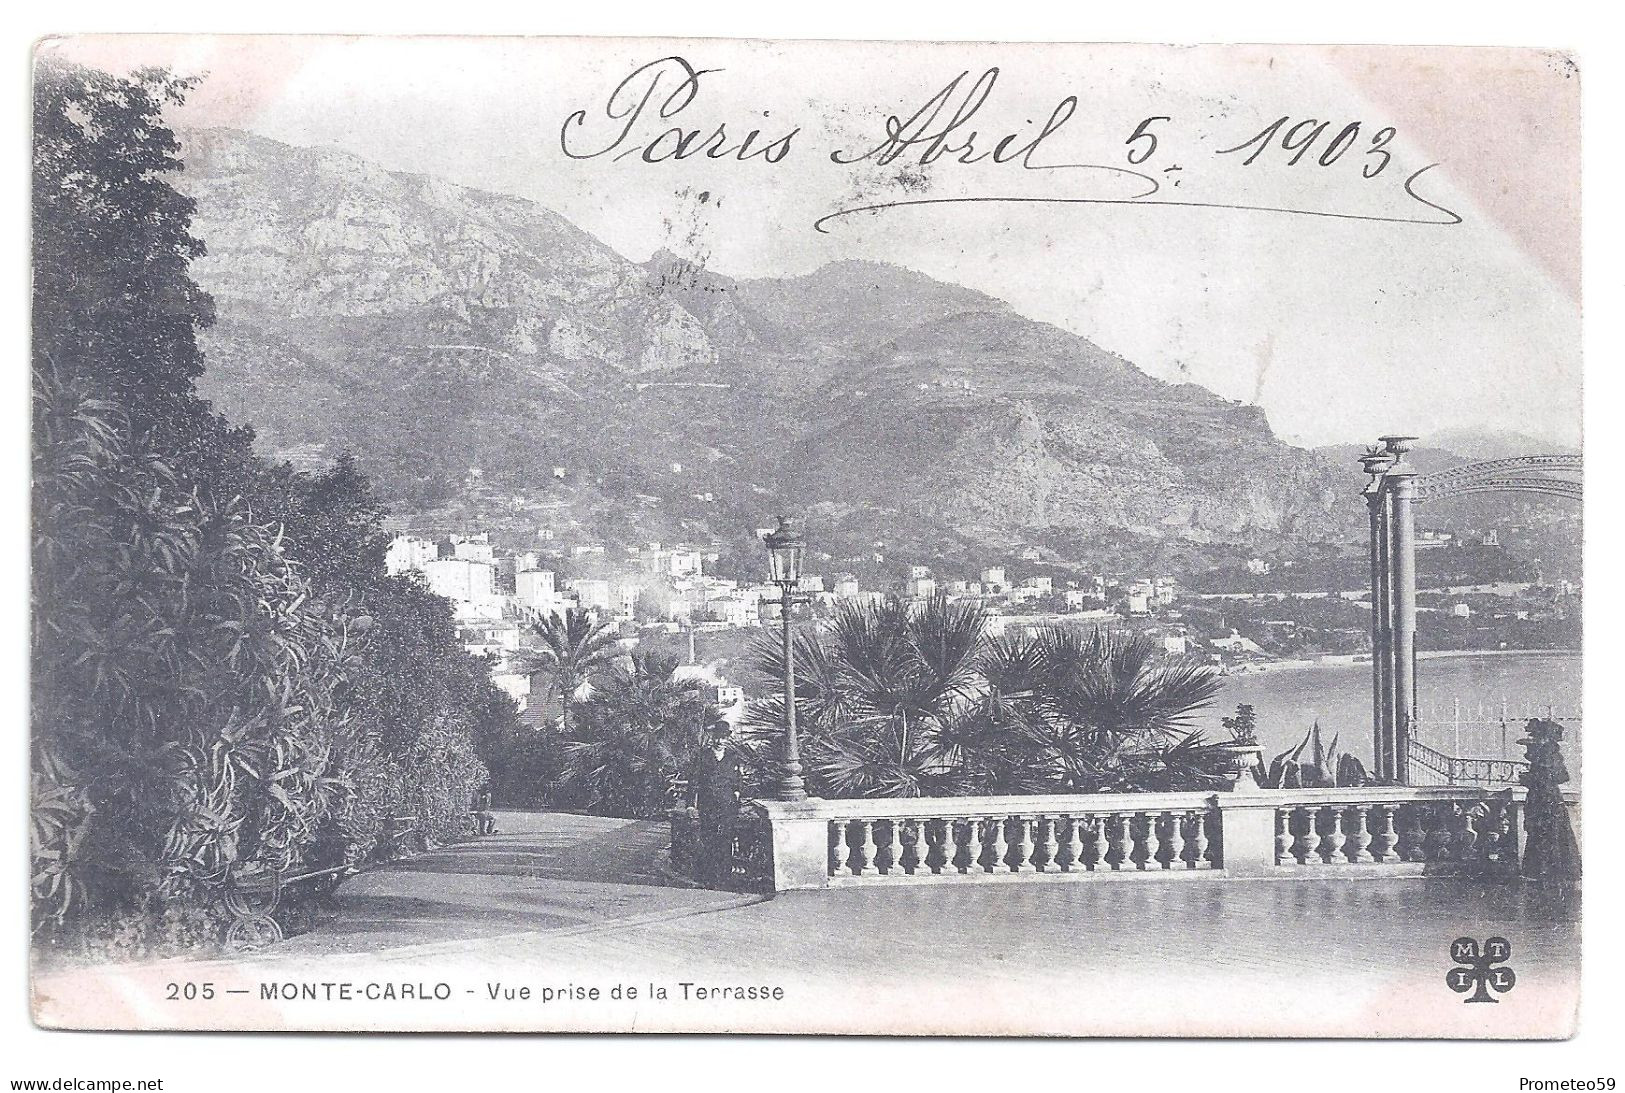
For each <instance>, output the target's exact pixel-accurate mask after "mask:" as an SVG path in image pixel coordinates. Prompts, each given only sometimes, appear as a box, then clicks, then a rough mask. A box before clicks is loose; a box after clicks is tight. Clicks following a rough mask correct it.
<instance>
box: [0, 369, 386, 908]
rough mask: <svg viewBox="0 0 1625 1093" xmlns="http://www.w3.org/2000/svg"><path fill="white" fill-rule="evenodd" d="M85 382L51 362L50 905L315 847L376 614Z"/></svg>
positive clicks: (40, 885) (44, 776)
mask: <svg viewBox="0 0 1625 1093" xmlns="http://www.w3.org/2000/svg"><path fill="white" fill-rule="evenodd" d="M85 387H86V384H85V383H84V382H83V381H80V382H78V383H76V384H74V385H71V386H66V387H64V386H62V385H60V384H57V383H55V382H53V381H52V380H50V379H48V378H43V377H42V378H39V379H37V380H36V394H35V400H36V413H35V430H36V431H35V452H34V466H33V472H34V474H33V488H34V506H35V507H34V572H33V580H34V583H33V601H34V617H33V623H34V625H33V635H32V643H31V644H32V650H33V667H34V673H35V675H34V688H33V695H32V715H33V723H34V726H35V733H34V771H35V790H36V813H35V820H34V852H33V858H34V896H35V901H36V903H35V906H36V913H37V917H36V925H37V926H38V927H45V928H54V927H60V926H61V925H62V924H63V922H64V921H65V920H66V919H67V917H68V916H69V915H70V914H73V913H75V912H91V913H94V912H102V913H106V912H109V911H113V910H117V909H120V908H124V909H128V908H134V907H141V906H147V905H150V904H152V903H153V902H154V901H156V902H157V903H159V904H162V903H165V902H176V901H180V902H184V901H188V900H198V899H201V898H203V897H204V894H205V893H204V891H203V890H205V889H216V890H217V889H219V888H220V887H221V886H223V885H225V884H228V883H230V882H231V881H233V880H234V879H235V878H236V877H238V876H240V875H241V874H243V873H244V872H245V871H247V872H252V871H254V870H256V869H271V870H285V869H289V868H291V867H293V866H294V865H296V864H298V863H300V862H301V861H303V860H305V855H306V852H307V850H308V849H309V847H310V846H311V844H312V841H313V835H314V833H315V832H316V831H317V830H318V829H319V828H320V827H322V825H323V824H324V823H325V822H326V821H328V820H329V818H331V817H332V816H333V815H334V814H335V813H336V812H337V811H338V810H340V809H341V807H342V805H343V804H344V802H345V801H346V799H347V795H348V793H349V791H350V790H351V789H352V788H353V787H352V783H351V782H350V780H349V777H348V773H347V771H346V769H345V768H344V766H343V764H342V763H340V762H337V761H335V756H336V755H337V754H338V753H339V752H341V751H343V750H344V748H345V746H346V740H347V739H348V738H349V736H350V733H351V725H350V721H351V708H350V704H349V693H348V690H347V686H346V676H345V673H346V672H347V671H348V670H350V669H351V668H352V667H353V666H354V664H355V663H356V659H357V647H358V645H359V644H361V643H362V640H363V639H362V637H361V635H363V634H364V633H365V631H366V630H367V629H368V628H369V625H370V623H369V620H367V619H366V618H365V617H364V616H360V615H356V614H352V613H348V612H345V611H343V610H342V609H340V608H338V607H336V606H335V605H333V604H330V603H327V602H324V601H322V600H321V599H319V598H317V597H315V596H314V595H313V594H312V588H311V586H310V583H309V582H308V580H306V578H305V577H304V576H303V575H302V574H301V573H300V572H299V571H298V568H297V566H296V565H295V564H294V563H293V562H292V560H291V559H290V558H289V557H288V555H287V553H286V551H285V549H284V543H283V541H282V537H281V536H280V534H278V533H277V532H276V531H275V530H274V529H272V528H268V527H266V526H264V525H262V524H257V523H254V522H253V521H252V520H251V519H250V518H249V517H248V515H247V514H246V512H245V511H244V510H243V509H242V508H241V507H240V506H234V505H228V506H215V505H213V504H210V503H209V502H207V501H205V500H203V499H200V497H199V495H198V494H197V493H196V492H195V491H190V492H189V491H188V490H187V489H186V488H185V486H184V484H183V483H181V482H180V481H179V480H178V479H177V478H176V475H175V473H174V471H173V470H172V469H170V468H169V466H168V465H167V464H166V463H165V461H164V459H163V456H162V454H161V453H160V452H158V451H156V450H155V449H154V448H152V447H151V445H150V444H146V443H142V442H140V441H137V440H134V439H132V438H131V437H130V435H129V431H128V426H127V424H126V423H125V422H123V421H122V420H121V416H120V415H119V413H118V411H117V409H116V408H115V407H114V406H112V405H111V404H110V403H108V402H106V401H105V400H99V399H95V398H91V397H89V395H88V394H87V393H86V391H85Z"/></svg>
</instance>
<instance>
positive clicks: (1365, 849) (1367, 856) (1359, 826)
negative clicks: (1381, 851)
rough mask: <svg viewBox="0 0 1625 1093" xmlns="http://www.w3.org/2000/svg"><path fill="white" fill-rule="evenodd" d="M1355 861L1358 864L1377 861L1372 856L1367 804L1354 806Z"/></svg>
mask: <svg viewBox="0 0 1625 1093" xmlns="http://www.w3.org/2000/svg"><path fill="white" fill-rule="evenodd" d="M1353 839H1354V861H1355V862H1356V863H1357V864H1362V865H1363V864H1366V863H1368V862H1372V861H1375V860H1376V859H1375V858H1373V857H1372V856H1371V822H1370V819H1369V818H1368V817H1367V815H1366V806H1365V805H1355V806H1354V832H1353Z"/></svg>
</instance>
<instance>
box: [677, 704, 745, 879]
mask: <svg viewBox="0 0 1625 1093" xmlns="http://www.w3.org/2000/svg"><path fill="white" fill-rule="evenodd" d="M732 733H733V729H732V727H731V726H730V725H729V724H728V723H727V722H726V721H720V720H719V721H717V722H716V723H714V724H713V725H712V726H711V727H710V729H709V730H707V732H706V746H704V747H702V748H700V750H699V752H698V754H696V755H695V757H694V769H693V771H692V773H691V774H690V776H689V789H690V791H691V792H692V793H693V794H694V805H695V808H696V809H697V810H698V811H699V814H700V816H699V819H700V879H701V880H702V881H703V882H704V883H705V884H708V885H710V886H712V887H716V888H722V887H726V886H727V885H728V883H729V882H730V880H731V878H732V876H733V839H734V823H735V820H736V818H737V816H738V815H739V755H738V753H737V752H736V751H735V749H734V748H733V746H732V745H731V744H729V742H728V740H729V737H730V736H731V735H732Z"/></svg>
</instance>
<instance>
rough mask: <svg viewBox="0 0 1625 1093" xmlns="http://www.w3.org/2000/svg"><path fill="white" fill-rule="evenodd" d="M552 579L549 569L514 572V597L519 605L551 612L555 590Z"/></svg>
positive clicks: (546, 612)
mask: <svg viewBox="0 0 1625 1093" xmlns="http://www.w3.org/2000/svg"><path fill="white" fill-rule="evenodd" d="M553 580H554V577H553V571H552V570H550V569H525V570H521V571H520V572H518V573H515V574H514V599H515V600H517V601H518V602H519V605H520V606H521V607H528V608H530V609H531V610H532V611H540V612H541V613H542V614H544V615H548V614H552V612H553V607H554V592H555V591H556V589H555V588H554V585H553Z"/></svg>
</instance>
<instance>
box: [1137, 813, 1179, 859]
mask: <svg viewBox="0 0 1625 1093" xmlns="http://www.w3.org/2000/svg"><path fill="white" fill-rule="evenodd" d="M1167 819H1168V815H1167V813H1165V812H1148V813H1146V814H1145V865H1144V866H1142V868H1145V869H1150V868H1151V867H1152V866H1153V865H1154V866H1156V867H1157V868H1158V869H1167V868H1168V862H1169V861H1170V860H1172V851H1171V849H1170V843H1169V841H1168V825H1167V822H1166V821H1167Z"/></svg>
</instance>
